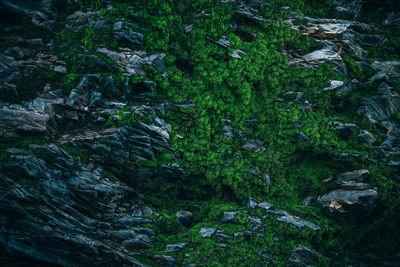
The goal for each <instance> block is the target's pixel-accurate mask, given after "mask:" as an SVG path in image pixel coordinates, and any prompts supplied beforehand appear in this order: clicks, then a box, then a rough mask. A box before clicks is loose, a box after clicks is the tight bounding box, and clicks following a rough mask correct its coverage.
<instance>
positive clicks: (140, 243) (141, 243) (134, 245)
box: [121, 235, 153, 251]
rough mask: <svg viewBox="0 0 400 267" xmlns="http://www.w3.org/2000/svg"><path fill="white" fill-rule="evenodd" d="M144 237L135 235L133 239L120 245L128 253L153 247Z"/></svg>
mask: <svg viewBox="0 0 400 267" xmlns="http://www.w3.org/2000/svg"><path fill="white" fill-rule="evenodd" d="M149 242H150V240H149V238H148V237H147V236H146V235H137V236H136V237H135V238H134V239H128V240H125V241H123V242H122V243H121V246H122V247H123V248H125V249H126V250H129V251H140V250H144V249H149V248H151V247H153V246H152V245H151V244H150V243H149Z"/></svg>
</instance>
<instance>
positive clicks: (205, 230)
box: [199, 227, 216, 238]
mask: <svg viewBox="0 0 400 267" xmlns="http://www.w3.org/2000/svg"><path fill="white" fill-rule="evenodd" d="M215 231H216V229H215V228H211V227H202V228H201V229H200V232H199V233H200V236H201V237H204V238H210V237H212V235H213V234H214V233H215Z"/></svg>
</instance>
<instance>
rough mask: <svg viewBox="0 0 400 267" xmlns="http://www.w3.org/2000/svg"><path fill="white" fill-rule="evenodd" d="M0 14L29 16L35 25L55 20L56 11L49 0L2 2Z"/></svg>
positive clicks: (0, 3)
mask: <svg viewBox="0 0 400 267" xmlns="http://www.w3.org/2000/svg"><path fill="white" fill-rule="evenodd" d="M0 12H3V13H17V14H25V15H29V16H31V17H33V19H34V20H35V21H36V22H37V24H40V22H42V21H50V20H54V19H55V18H56V11H55V10H54V8H53V6H52V1H51V0H26V1H25V0H12V1H9V0H2V1H1V2H0Z"/></svg>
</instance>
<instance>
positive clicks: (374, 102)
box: [357, 65, 400, 123]
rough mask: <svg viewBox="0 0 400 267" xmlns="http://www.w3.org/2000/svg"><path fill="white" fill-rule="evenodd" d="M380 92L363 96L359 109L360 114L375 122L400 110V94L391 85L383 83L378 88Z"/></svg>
mask: <svg viewBox="0 0 400 267" xmlns="http://www.w3.org/2000/svg"><path fill="white" fill-rule="evenodd" d="M399 73H400V65H399ZM399 77H400V75H399ZM378 94H379V95H375V96H369V97H363V98H361V101H360V104H361V106H360V107H359V109H358V110H357V113H358V114H359V115H362V116H365V117H366V118H368V119H369V120H370V121H371V122H373V123H376V122H377V121H379V120H382V119H386V118H389V117H390V116H392V115H393V114H395V113H396V112H398V111H399V110H400V95H399V94H398V93H397V92H395V91H394V90H392V88H391V87H390V86H388V85H387V84H385V83H381V84H380V85H379V88H378Z"/></svg>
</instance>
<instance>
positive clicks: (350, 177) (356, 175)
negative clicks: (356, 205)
mask: <svg viewBox="0 0 400 267" xmlns="http://www.w3.org/2000/svg"><path fill="white" fill-rule="evenodd" d="M369 176H370V172H369V171H368V170H366V169H362V170H355V171H351V172H344V173H339V174H336V175H335V178H336V179H335V182H336V183H337V184H343V183H344V182H350V181H355V182H363V181H364V179H365V178H368V177H369Z"/></svg>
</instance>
